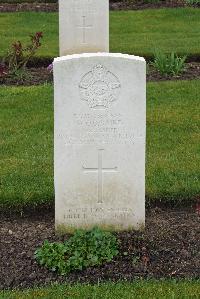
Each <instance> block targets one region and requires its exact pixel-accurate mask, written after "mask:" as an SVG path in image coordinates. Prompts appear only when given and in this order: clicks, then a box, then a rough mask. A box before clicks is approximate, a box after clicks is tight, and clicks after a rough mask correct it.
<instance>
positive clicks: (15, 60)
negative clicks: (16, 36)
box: [0, 32, 43, 76]
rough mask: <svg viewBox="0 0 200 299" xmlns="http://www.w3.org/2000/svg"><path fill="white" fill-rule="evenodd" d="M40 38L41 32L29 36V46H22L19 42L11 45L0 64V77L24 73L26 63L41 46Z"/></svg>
mask: <svg viewBox="0 0 200 299" xmlns="http://www.w3.org/2000/svg"><path fill="white" fill-rule="evenodd" d="M42 37H43V33H42V32H36V33H35V34H34V35H30V44H28V45H26V46H23V44H22V43H21V41H16V42H14V43H12V45H11V46H10V48H9V50H8V52H7V54H6V56H5V57H4V58H3V62H2V63H1V64H0V76H4V75H18V74H19V73H23V72H25V68H26V65H27V63H28V61H29V60H30V59H31V58H32V57H33V56H34V55H35V53H36V51H37V50H38V49H39V47H40V46H41V38H42Z"/></svg>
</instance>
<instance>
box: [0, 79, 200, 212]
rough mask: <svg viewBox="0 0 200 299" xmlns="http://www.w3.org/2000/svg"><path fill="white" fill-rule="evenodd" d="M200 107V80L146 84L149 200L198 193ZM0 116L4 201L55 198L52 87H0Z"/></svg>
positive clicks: (0, 200)
mask: <svg viewBox="0 0 200 299" xmlns="http://www.w3.org/2000/svg"><path fill="white" fill-rule="evenodd" d="M199 111H200V84H199V81H198V80H196V81H177V82H162V83H149V84H148V100H147V167H146V197H147V199H148V201H150V202H153V201H154V200H159V199H160V200H161V201H162V202H163V203H164V202H172V203H173V202H174V203H176V202H182V203H184V202H185V203H190V202H191V200H193V199H194V197H195V196H197V195H198V193H199V186H200V185H199V179H200V176H199V163H200V161H199V158H200V155H199V152H198V145H199V135H198V134H199V128H200V121H199ZM0 120H1V123H0V128H1V137H0V142H1V154H0V169H1V188H0V205H1V206H2V207H4V208H9V207H11V206H12V207H16V208H18V209H19V208H20V207H24V206H26V205H32V206H34V205H38V204H43V203H45V204H46V203H53V201H54V189H53V87H52V86H51V85H44V86H35V87H1V88H0Z"/></svg>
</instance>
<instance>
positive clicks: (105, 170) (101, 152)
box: [83, 149, 117, 203]
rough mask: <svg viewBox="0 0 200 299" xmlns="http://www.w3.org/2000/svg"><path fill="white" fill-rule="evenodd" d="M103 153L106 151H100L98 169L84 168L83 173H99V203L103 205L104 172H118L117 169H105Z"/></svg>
mask: <svg viewBox="0 0 200 299" xmlns="http://www.w3.org/2000/svg"><path fill="white" fill-rule="evenodd" d="M103 151H104V149H99V150H98V167H97V168H93V167H89V168H87V167H84V166H83V171H84V172H85V173H88V172H94V173H98V203H103V173H104V172H117V167H113V168H107V167H103Z"/></svg>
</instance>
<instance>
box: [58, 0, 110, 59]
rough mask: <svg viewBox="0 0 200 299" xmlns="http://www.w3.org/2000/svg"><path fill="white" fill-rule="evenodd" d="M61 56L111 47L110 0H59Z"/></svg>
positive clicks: (106, 49)
mask: <svg viewBox="0 0 200 299" xmlns="http://www.w3.org/2000/svg"><path fill="white" fill-rule="evenodd" d="M59 35H60V56H63V55H67V54H74V53H84V52H87V53H88V52H108V51H109V1H108V0H59Z"/></svg>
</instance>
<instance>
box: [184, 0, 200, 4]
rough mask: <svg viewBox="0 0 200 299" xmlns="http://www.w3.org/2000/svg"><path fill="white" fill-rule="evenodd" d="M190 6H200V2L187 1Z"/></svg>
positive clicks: (194, 0)
mask: <svg viewBox="0 0 200 299" xmlns="http://www.w3.org/2000/svg"><path fill="white" fill-rule="evenodd" d="M185 3H186V4H188V5H200V0H185Z"/></svg>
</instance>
